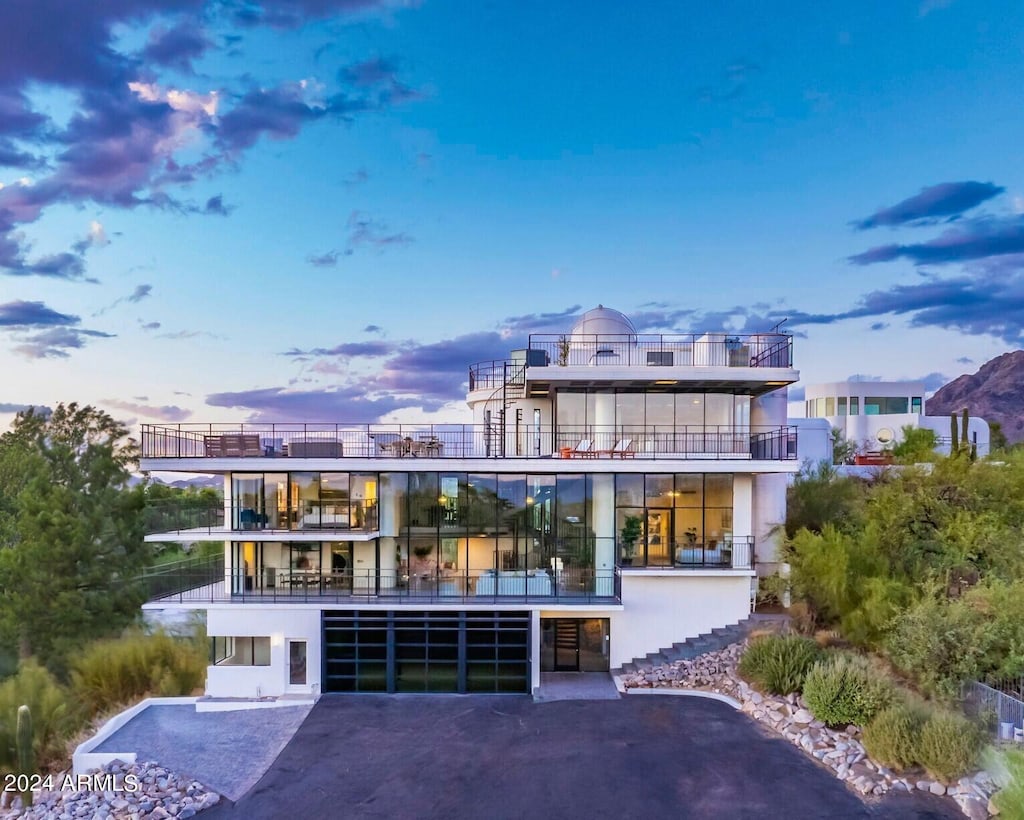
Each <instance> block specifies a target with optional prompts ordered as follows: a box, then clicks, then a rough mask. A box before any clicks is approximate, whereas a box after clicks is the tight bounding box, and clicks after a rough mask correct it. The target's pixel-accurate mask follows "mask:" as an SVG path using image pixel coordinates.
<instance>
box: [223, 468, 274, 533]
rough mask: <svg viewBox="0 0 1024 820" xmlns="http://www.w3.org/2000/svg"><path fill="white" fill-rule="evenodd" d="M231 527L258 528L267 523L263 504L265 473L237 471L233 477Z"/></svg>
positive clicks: (240, 528) (237, 528)
mask: <svg viewBox="0 0 1024 820" xmlns="http://www.w3.org/2000/svg"><path fill="white" fill-rule="evenodd" d="M231 497H232V503H231V519H232V521H231V527H232V529H236V530H257V529H260V530H261V529H263V528H264V527H266V525H267V516H266V513H265V512H264V506H263V503H264V502H263V474H262V473H252V474H246V473H235V474H234V475H232V477H231Z"/></svg>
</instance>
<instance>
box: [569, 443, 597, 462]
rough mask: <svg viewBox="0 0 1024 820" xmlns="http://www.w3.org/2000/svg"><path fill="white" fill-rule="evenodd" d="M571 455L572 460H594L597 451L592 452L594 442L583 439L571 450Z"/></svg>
mask: <svg viewBox="0 0 1024 820" xmlns="http://www.w3.org/2000/svg"><path fill="white" fill-rule="evenodd" d="M572 454H573V457H574V458H594V457H595V456H596V455H597V451H596V450H594V442H592V441H591V440H590V439H589V438H585V439H583V440H582V441H580V443H579V444H577V445H576V446H575V447H573V448H572Z"/></svg>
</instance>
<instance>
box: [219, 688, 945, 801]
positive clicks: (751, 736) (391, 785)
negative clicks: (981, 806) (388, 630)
mask: <svg viewBox="0 0 1024 820" xmlns="http://www.w3.org/2000/svg"><path fill="white" fill-rule="evenodd" d="M243 753H244V752H243ZM202 816H203V820H215V818H231V819H232V820H234V818H245V819H246V820H261V818H286V817H289V818H290V817H309V818H314V817H315V818H382V819H383V818H407V817H408V818H439V819H440V818H445V820H455V819H456V818H473V820H482V819H486V820H499V818H523V819H524V820H525V819H526V818H543V819H544V820H557V818H577V817H579V818H615V819H616V820H625V818H627V817H641V818H648V817H660V816H664V817H685V818H716V820H717V818H779V820H783V818H784V819H785V820H801V819H802V818H831V819H832V820H838V819H839V818H893V820H895V819H896V818H899V819H900V820H910V818H919V819H920V820H923V819H924V818H957V817H961V818H962V816H963V815H961V814H960V813H959V811H957V809H956V806H955V805H954V804H953V803H952V801H947V800H943V799H940V798H936V797H932V796H930V795H906V796H892V797H887V798H885V799H884V800H881V801H877V802H875V803H872V804H867V805H866V804H864V803H863V802H861V800H860V799H859V798H858V797H856V796H855V795H854V794H853V793H852V792H850V791H849V790H848V789H847V788H846V787H845V786H844V785H842V784H841V783H840V782H839V781H838V780H836V779H835V778H834V777H833V776H832V775H831V774H830V773H829V772H828V771H827V770H825V769H824V768H823V767H821V766H819V765H818V764H816V763H815V762H813V761H812V760H810V759H808V758H807V757H805V756H804V755H803V753H802V752H799V751H798V750H797V749H795V748H794V747H793V746H791V745H790V744H788V743H786V742H785V741H784V740H782V739H781V738H779V737H778V736H774V735H772V734H770V733H769V732H768V731H767V730H765V729H763V728H762V727H760V726H759V725H758V724H756V723H754V722H753V721H751V720H750V719H749V718H747V717H745V716H744V715H741V714H739V713H737V712H736V711H734V710H733V709H732V708H731V707H729V706H726V705H725V704H722V703H719V702H716V701H711V700H705V699H698V698H680V697H672V698H669V697H666V698H657V697H646V698H639V697H625V698H623V699H621V700H617V701H561V702H553V703H534V702H533V701H532V700H531V699H530V698H528V697H514V696H510V697H483V696H472V697H465V696H461V697H460V696H452V697H445V696H410V695H406V696H394V695H392V696H350V697H345V696H329V697H324V698H321V700H320V702H319V703H318V704H317V705H316V706H315V707H314V709H313V711H312V713H311V714H310V715H309V717H308V718H307V719H306V721H305V722H304V723H303V724H302V726H301V727H300V728H299V730H298V732H297V733H296V734H295V736H294V737H293V738H292V740H291V741H290V742H289V743H288V745H287V746H286V747H285V748H284V750H283V751H282V752H281V755H280V756H279V757H278V758H277V760H276V761H275V762H274V764H273V765H272V766H271V767H270V769H269V770H268V771H267V773H266V774H265V775H264V776H263V778H262V779H260V781H259V782H258V783H257V784H256V787H255V788H254V789H253V790H252V791H251V792H249V794H247V795H246V796H245V797H243V798H242V799H241V800H239V801H238V802H237V803H236V804H234V805H231V804H222V805H219V806H216V807H214V808H213V809H210V810H208V811H206V812H203V815H202Z"/></svg>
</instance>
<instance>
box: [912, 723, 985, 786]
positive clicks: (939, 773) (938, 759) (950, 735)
mask: <svg viewBox="0 0 1024 820" xmlns="http://www.w3.org/2000/svg"><path fill="white" fill-rule="evenodd" d="M983 744H984V738H983V737H982V734H981V732H980V731H979V730H978V727H977V726H975V725H974V724H973V723H971V722H970V721H969V720H968V719H967V718H965V717H964V716H963V715H958V714H955V713H954V712H949V711H946V710H939V711H935V712H933V713H932V714H931V715H930V716H929V718H928V720H926V721H925V724H924V726H923V727H921V742H920V745H919V748H918V762H920V764H921V765H922V766H924V767H925V768H926V769H927V770H928V772H929V773H930V774H931V775H932V776H933V777H937V778H940V779H942V780H945V781H947V782H948V781H950V780H953V779H954V778H957V777H960V776H962V775H964V774H966V773H967V772H969V771H970V770H971V769H973V768H974V767H975V765H976V764H977V761H978V756H979V755H980V754H981V748H982V745H983Z"/></svg>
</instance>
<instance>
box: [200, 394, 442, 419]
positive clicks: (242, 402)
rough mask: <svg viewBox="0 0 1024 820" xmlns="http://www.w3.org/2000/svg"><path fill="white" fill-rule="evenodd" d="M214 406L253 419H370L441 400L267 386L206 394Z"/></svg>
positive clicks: (435, 405)
mask: <svg viewBox="0 0 1024 820" xmlns="http://www.w3.org/2000/svg"><path fill="white" fill-rule="evenodd" d="M206 404H207V405H209V406H211V407H228V408H232V409H239V410H248V411H250V413H251V415H250V421H254V422H256V421H329V422H339V421H344V422H352V423H359V422H369V421H374V420H376V419H379V418H380V417H381V416H385V415H387V414H388V413H393V412H395V411H396V410H401V409H404V408H408V407H422V408H425V409H428V410H430V409H435V410H436V409H437V408H439V407H440V406H442V403H441V402H438V401H436V400H433V399H430V398H426V399H417V398H408V397H407V398H401V397H398V396H394V395H380V396H374V397H371V396H370V395H368V393H367V391H366V389H365V387H362V386H355V387H348V388H334V389H322V390H289V389H288V388H285V387H267V388H262V389H258V390H243V391H239V392H232V393H213V394H211V395H209V396H207V397H206Z"/></svg>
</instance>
